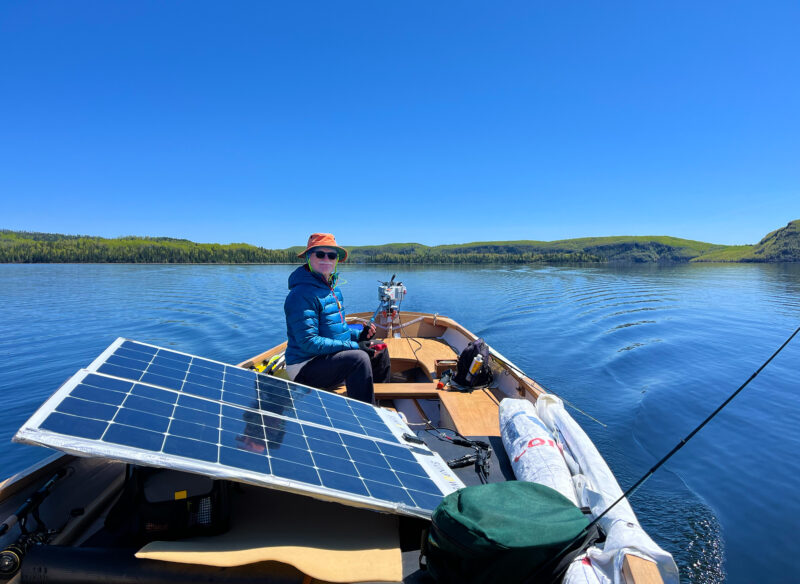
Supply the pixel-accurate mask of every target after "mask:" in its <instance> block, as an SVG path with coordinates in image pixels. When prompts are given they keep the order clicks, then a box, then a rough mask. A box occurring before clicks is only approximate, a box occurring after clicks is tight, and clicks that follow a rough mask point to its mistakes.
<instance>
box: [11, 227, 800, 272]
mask: <svg viewBox="0 0 800 584" xmlns="http://www.w3.org/2000/svg"><path fill="white" fill-rule="evenodd" d="M302 250H303V247H301V246H294V247H290V248H286V249H265V248H263V247H256V246H253V245H249V244H246V243H231V244H227V245H220V244H218V243H195V242H193V241H189V240H188V239H175V238H170V237H133V236H130V237H118V238H114V239H107V238H102V237H93V236H88V235H60V234H56V233H37V232H28V231H10V230H0V263H232V264H237V263H255V264H276V263H298V262H299V260H298V259H297V254H298V253H299V252H301V251H302ZM349 251H350V261H351V262H354V263H379V264H490V263H505V264H529V263H585V262H593V263H622V262H624V263H655V262H664V263H675V262H678V263H683V262H690V261H691V262H800V220H796V221H792V222H790V223H789V224H788V225H786V227H782V228H780V229H777V230H775V231H773V232H772V233H769V234H768V235H767V236H766V237H764V239H762V240H761V241H760V242H759V243H758V244H756V245H735V246H730V245H716V244H713V243H705V242H702V241H692V240H689V239H680V238H677V237H668V236H629V235H625V236H616V237H584V238H579V239H564V240H559V241H533V240H530V241H528V240H522V241H478V242H473V243H459V244H451V245H437V246H432V247H429V246H426V245H422V244H420V243H388V244H383V245H368V246H358V247H351V248H349Z"/></svg>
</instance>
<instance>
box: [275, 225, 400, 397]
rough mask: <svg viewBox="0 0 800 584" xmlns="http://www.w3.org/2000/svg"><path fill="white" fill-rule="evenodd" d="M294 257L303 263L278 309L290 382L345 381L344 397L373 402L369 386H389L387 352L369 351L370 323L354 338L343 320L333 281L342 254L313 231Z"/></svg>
mask: <svg viewBox="0 0 800 584" xmlns="http://www.w3.org/2000/svg"><path fill="white" fill-rule="evenodd" d="M297 257H305V259H306V263H305V264H304V265H302V266H300V267H299V268H297V269H296V270H295V271H294V272H292V274H291V275H290V276H289V295H288V296H287V297H286V301H285V302H284V305H283V309H284V312H285V313H286V337H287V340H288V342H287V346H286V354H285V356H286V372H287V373H288V375H289V379H292V380H294V381H296V382H297V383H302V384H304V385H310V386H313V387H319V388H328V387H335V386H337V385H339V384H341V383H342V382H344V383H345V385H346V387H347V395H348V397H352V398H354V399H357V400H360V401H363V402H367V403H373V401H374V392H375V389H374V387H373V382H378V383H385V382H388V381H389V377H390V375H391V372H390V364H389V354H388V351H387V350H386V349H383V350H381V351H375V349H373V348H372V341H371V340H370V339H371V338H372V337H373V336H374V335H375V325H374V324H373V323H370V324H369V326H366V327H364V330H363V331H361V333H360V334H357V333H356V332H355V331H354V330H352V329H350V327H349V326H348V324H347V322H346V321H345V310H344V300H343V298H342V292H341V290H339V288H338V287H337V286H336V282H337V280H338V277H339V273H338V271H337V267H338V264H339V262H340V261H342V262H343V261H345V260H347V250H346V249H344V248H343V247H340V246H338V245H337V244H336V238H334V236H333V235H331V234H330V233H313V234H312V235H311V237H309V238H308V243H307V245H306V249H305V250H304V251H303V252H301V253H300V254H298V256H297Z"/></svg>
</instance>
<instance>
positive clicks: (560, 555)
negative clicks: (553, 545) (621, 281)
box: [525, 327, 800, 584]
mask: <svg viewBox="0 0 800 584" xmlns="http://www.w3.org/2000/svg"><path fill="white" fill-rule="evenodd" d="M797 333H800V327H797V328H796V329H795V331H794V332H793V333H792V334H791V335H789V338H788V339H786V340H785V341H784V343H783V344H782V345H781V346H780V347H778V350H777V351H775V352H774V353H773V354H772V355H771V356H770V358H769V359H767V360H766V361H764V363H762V364H761V367H759V368H758V369H756V371H755V372H754V373H753V374H752V375H751V376H750V377H748V379H747V381H745V382H744V383H743V384H741V385H740V386H739V388H738V389H737V390H736V391H734V392H733V393H732V394H731V395H729V396H728V398H727V399H726V400H725V401H724V402H722V404H720V406H719V407H718V408H717V409H715V410H714V411H713V412H711V414H710V415H709V416H708V417H707V418H706V419H705V420H703V421H702V422H700V424H699V425H698V426H697V427H696V428H695V429H694V430H692V431H691V432H689V434H687V435H686V437H685V438H683V439H682V440H681V441H680V442H678V443H677V444H676V445H675V446H674V447H673V448H672V450H670V451H669V452H668V453H667V454H666V455H665V456H664V457H663V458H662V459H661V460H659V461H658V462H657V463H656V464H655V465H654V466H653V468H651V469H650V470H649V471H647V472H646V473H645V474H644V476H642V478H640V479H639V480H638V481H636V482H635V483H634V484H633V486H631V487H630V488H628V490H627V491H625V492H624V493H623V494H622V495H621V496H620V497H619V499H617V500H616V501H614V502H613V503H612V504H611V505H609V506H608V508H607V509H606V510H605V511H603V512H602V513H600V515H598V516H597V517H595V518H594V519H593V520H592V521H591V522H590V523H589V525H587V526H586V527H584V528H583V530H582V531H581V532H580V533H579V534H578V535H577V536H576V537H575V538H574V539H573V540H572V541H570V542H569V543H568V544H567V545H566V546H564V549H562V550H561V551H560V552H559V553H558V554H557V555H556V556H555V557H554V558H553V559H552V560H550V562H548V565H550V566H552V565H554V564H556V563H557V562H559V561H560V560H561V558H563V557H564V556H565V555H566V554H567V553H568V552H569V550H570V549H572V547H573V546H574V545H575V544H577V543H578V542H579V541H581V540H583V539H584V538H585V537H586V536H587V535H588V533H589V531H590V530H591V529H592V528H593V527H595V526H596V525H597V523H598V522H599V521H600V520H601V519H602V518H603V517H605V516H606V515H607V514H608V512H609V511H611V509H613V508H614V507H615V506H616V505H617V504H618V503H620V502H621V501H623V500H624V499H626V498H628V497H629V496H630V495H632V494H633V493H635V492H636V490H637V489H638V488H639V487H641V486H642V485H643V484H644V482H645V481H646V480H647V479H649V478H650V477H651V476H653V474H654V473H655V472H656V471H657V470H658V469H659V468H661V466H662V465H663V464H664V463H666V462H667V461H668V460H669V459H670V458H672V457H673V456H674V455H675V454H677V452H678V451H679V450H680V449H681V448H683V447H684V446H686V444H687V443H688V442H689V440H691V439H692V438H694V436H695V434H697V433H698V432H699V431H700V430H702V429H703V428H704V427H705V425H706V424H708V423H709V422H710V421H711V420H713V419H714V417H715V416H716V415H717V414H719V413H720V412H721V411H722V410H723V409H724V408H725V406H727V405H728V404H729V403H731V401H733V398H735V397H736V396H737V395H739V393H741V391H742V390H743V389H744V388H745V387H747V386H748V385H749V384H750V382H751V381H753V380H754V379H755V378H756V377H758V374H759V373H761V372H762V371H763V370H764V368H765V367H766V366H767V365H769V364H770V362H771V361H772V360H773V359H774V358H775V357H777V356H778V354H779V353H780V352H781V351H783V349H784V348H785V347H786V345H788V344H789V343H790V342H791V341H792V339H793V338H794V337H795V336H797ZM542 571H543V568H540V569H539V570H537V571H536V572H535V573H534V574H533V575H532V576H531V577H530V578H528V579H527V580H525V584H532V583H534V582H536V581H537V578H538V576H539V575H540V573H542Z"/></svg>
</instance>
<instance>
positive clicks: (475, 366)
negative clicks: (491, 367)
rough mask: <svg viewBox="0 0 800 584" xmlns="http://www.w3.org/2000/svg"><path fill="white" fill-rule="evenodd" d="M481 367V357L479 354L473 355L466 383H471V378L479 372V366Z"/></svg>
mask: <svg viewBox="0 0 800 584" xmlns="http://www.w3.org/2000/svg"><path fill="white" fill-rule="evenodd" d="M482 365H483V356H482V355H481V354H480V353H479V354H477V355H475V358H474V359H473V360H472V363H471V364H470V366H469V373H467V382H471V381H472V378H473V377H474V376H475V374H477V373H478V371H480V369H481V366H482Z"/></svg>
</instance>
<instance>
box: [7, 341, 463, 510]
mask: <svg viewBox="0 0 800 584" xmlns="http://www.w3.org/2000/svg"><path fill="white" fill-rule="evenodd" d="M126 341H128V339H125V338H119V339H117V340H116V341H114V343H112V345H111V346H109V347H108V349H106V350H105V351H104V352H103V353H102V354H101V355H100V356H98V357H97V358H96V359H95V360H94V361H93V362H92V364H91V365H90V366H89V367H88V368H87V369H81V370H80V371H78V372H77V373H76V374H75V375H73V376H72V377H71V378H70V379H68V380H67V381H66V382H65V383H64V384H63V385H62V386H61V387H60V388H59V389H58V390H57V391H56V392H54V393H53V395H52V396H51V397H50V398H49V399H48V400H47V401H46V402H45V403H44V404H43V405H42V406H41V407H40V408H39V409H38V410H37V411H36V412H35V413H34V414H33V416H31V418H30V419H29V420H28V421H27V422H26V423H25V424H23V426H22V427H21V428H20V429H19V431H18V432H17V434H16V435H15V436H14V441H15V442H21V443H27V444H34V445H40V446H45V447H51V448H56V449H58V450H61V451H64V452H67V453H69V454H74V455H77V456H97V457H103V458H110V459H115V460H121V461H123V462H129V463H134V464H142V465H146V466H154V467H162V468H171V469H178V470H183V471H187V472H193V473H197V474H202V475H207V476H211V477H214V478H218V479H227V480H233V481H238V482H243V483H249V484H253V485H256V486H261V487H268V488H275V489H279V490H284V491H288V492H292V493H298V494H303V495H307V496H312V497H314V498H317V499H321V500H326V501H334V502H339V503H344V504H348V505H351V506H356V507H363V508H369V509H374V510H378V511H384V512H390V513H397V514H402V515H410V516H415V517H422V518H429V517H430V510H427V509H422V508H420V507H413V506H410V505H407V504H405V503H401V502H397V501H389V500H386V499H379V498H375V497H372V496H363V495H359V494H357V493H350V492H346V491H340V490H337V489H332V488H329V487H324V486H317V485H312V484H308V483H304V482H302V481H293V480H291V479H287V478H284V477H280V476H276V475H274V474H266V473H261V472H256V471H251V470H248V469H245V468H240V467H232V466H228V465H225V464H221V463H220V462H207V461H202V460H197V459H193V458H186V457H183V456H180V455H178V454H163V453H160V452H157V453H156V452H153V451H148V450H144V449H140V448H137V447H132V446H126V445H123V444H108V443H104V442H101V441H99V440H89V439H86V438H81V437H76V436H69V435H66V434H61V433H58V432H54V431H51V430H47V429H44V428H41V427H40V424H41V423H42V422H44V420H45V419H47V417H48V416H49V415H50V414H51V413H53V412H54V411H55V409H56V407H57V406H58V405H59V404H61V402H62V400H63V399H64V398H65V397H67V396H69V394H70V393H71V392H72V390H73V389H74V388H75V387H77V386H78V385H79V384H81V383H82V382H83V380H84V379H85V378H86V377H87V376H88V375H90V374H91V375H99V376H102V377H104V378H108V379H116V380H119V381H124V382H130V383H138V384H140V385H142V386H146V387H153V388H157V389H160V390H162V391H169V392H172V393H175V394H177V395H181V392H180V391H177V390H174V389H169V388H164V387H159V386H157V385H153V384H148V383H143V382H141V381H137V380H131V379H127V378H121V377H115V376H112V375H108V374H104V373H101V372H99V371H98V369H99V368H100V367H101V366H102V364H103V363H105V362H106V360H107V359H108V357H109V356H111V355H113V354H114V352H115V351H116V350H117V348H119V347H120V346H121V345H122V344H123V343H124V342H126ZM131 342H134V343H137V344H140V345H145V346H148V347H151V348H153V349H162V348H161V347H157V346H156V345H148V344H146V343H140V342H138V341H131ZM162 350H164V351H169V352H172V353H179V354H181V355H184V356H186V357H191V358H198V357H195V356H194V355H190V354H187V353H180V352H179V351H174V350H172V349H162ZM202 361H210V362H212V363H216V364H217V365H222V366H226V367H233V366H232V365H229V364H226V363H221V362H219V361H212V360H210V359H205V358H202ZM237 369H238V368H237ZM240 370H241V371H248V370H244V369H240ZM248 372H249V371H248ZM252 373H253V375H254V376H255V375H258V374H256V373H255V372H252ZM287 383H288V384H292V385H293V386H298V387H305V388H307V389H309V390H311V391H315V392H317V391H321V390H318V389H315V388H309V387H308V386H302V385H301V384H296V383H293V382H287ZM337 398H339V399H344V400H347V399H350V398H347V397H345V396H337ZM208 401H212V402H213V400H208ZM219 403H222V402H219ZM357 403H359V404H360V403H361V402H357ZM232 407H233V406H232ZM235 407H236V408H238V409H241V410H247V409H248V408H246V407H243V406H235ZM251 411H253V412H256V413H259V414H262V415H269V416H273V417H276V418H279V419H280V418H284V416H280V415H278V414H275V413H273V412H266V411H263V410H261V409H252V410H251ZM375 411H376V413H377V414H378V416H379V417H380V418H381V420H382V421H383V422H384V423H385V424H386V427H387V428H388V429H389V431H390V432H391V433H392V435H393V436H394V437H395V438H396V442H394V443H392V442H389V441H388V440H383V439H380V438H374V437H369V436H366V435H364V434H357V433H354V432H349V431H347V430H336V431H337V432H339V433H340V434H342V435H344V434H350V435H352V436H357V437H359V438H365V439H368V440H371V441H374V442H381V443H386V444H393V445H394V446H402V447H404V448H405V449H407V450H408V451H409V452H410V453H411V454H412V455H413V457H414V459H415V460H416V461H417V462H418V463H419V465H420V466H421V467H422V469H423V470H424V471H425V472H426V473H427V475H428V478H429V479H430V480H431V481H432V482H433V483H434V484H435V485H436V487H437V488H438V489H439V490H440V492H441V494H442V496H445V495H446V494H449V493H451V492H454V491H456V490H458V489H460V488H462V487H463V486H464V485H463V483H462V482H461V481H460V480H459V479H458V477H457V476H456V475H455V474H454V473H453V472H452V470H451V469H450V468H449V467H448V466H447V464H446V463H445V462H444V460H442V458H441V457H440V456H439V455H438V454H437V453H435V452H432V451H431V450H430V449H428V448H427V447H426V446H422V445H420V446H417V445H409V444H407V443H406V442H405V440H404V439H403V438H402V436H403V434H405V433H412V431H411V429H410V428H409V427H408V425H407V424H406V423H405V422H404V421H403V419H402V418H401V417H400V416H399V415H398V414H397V413H396V412H393V411H390V410H387V409H385V408H375ZM285 419H290V418H285ZM293 421H295V422H296V421H297V420H293ZM301 423H302V424H304V425H307V426H312V427H320V428H325V429H327V430H330V428H326V427H324V426H320V425H318V424H315V423H313V422H308V421H303V422H301Z"/></svg>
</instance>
